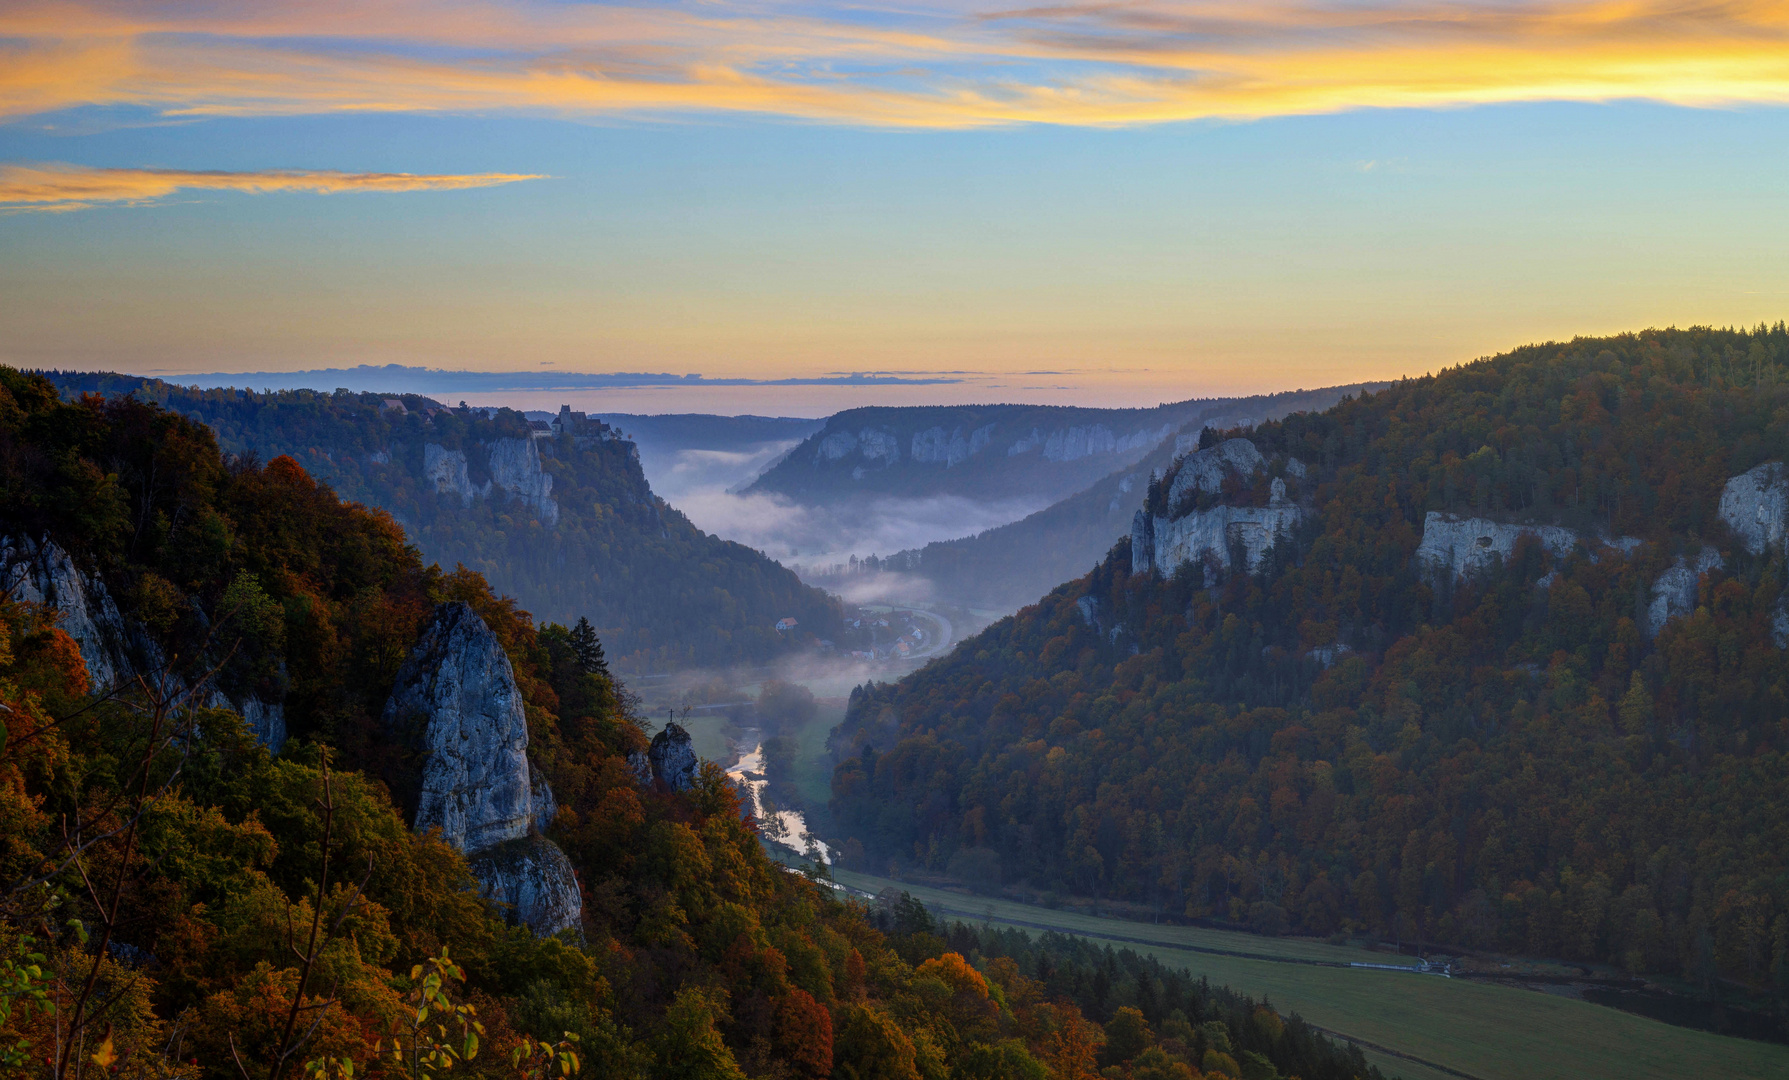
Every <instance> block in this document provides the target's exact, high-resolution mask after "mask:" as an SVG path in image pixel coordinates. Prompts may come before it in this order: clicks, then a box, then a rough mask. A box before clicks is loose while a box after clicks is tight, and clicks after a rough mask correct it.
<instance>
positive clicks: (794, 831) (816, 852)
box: [727, 730, 832, 865]
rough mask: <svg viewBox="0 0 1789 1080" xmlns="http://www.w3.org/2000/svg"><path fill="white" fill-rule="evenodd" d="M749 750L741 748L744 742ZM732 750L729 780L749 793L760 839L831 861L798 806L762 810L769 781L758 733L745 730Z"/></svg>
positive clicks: (828, 853)
mask: <svg viewBox="0 0 1789 1080" xmlns="http://www.w3.org/2000/svg"><path fill="white" fill-rule="evenodd" d="M748 743H749V744H750V745H751V750H750V751H745V750H743V749H741V748H742V747H744V746H745V745H747V744H748ZM734 753H735V754H736V755H737V758H738V760H736V761H735V762H734V763H733V767H732V768H730V769H728V770H727V775H728V776H729V777H731V778H732V779H733V782H734V783H736V784H739V785H740V786H741V787H744V788H745V789H746V790H747V791H748V792H750V793H751V796H752V816H753V817H755V818H757V819H758V834H759V835H760V836H762V837H763V838H764V839H766V840H769V841H771V842H772V843H775V844H778V845H780V846H782V847H786V848H788V849H789V850H790V851H793V852H795V853H796V854H797V855H800V856H802V857H803V858H806V859H815V858H816V857H817V858H818V859H819V861H822V862H825V863H827V864H828V865H830V864H831V863H832V851H831V850H830V849H829V848H828V847H827V846H826V841H824V840H822V839H820V838H819V837H817V836H815V835H814V834H813V833H810V832H808V823H807V820H806V819H805V818H803V817H802V816H801V811H799V810H777V811H775V812H773V813H770V814H766V813H765V812H764V787H765V785H767V784H768V783H769V782H770V781H769V780H767V779H765V776H764V742H763V740H762V739H761V738H760V737H759V733H758V732H756V731H753V730H747V731H745V732H744V733H743V734H742V738H741V740H740V742H739V744H738V746H737V747H735V750H734Z"/></svg>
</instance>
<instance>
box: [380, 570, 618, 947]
mask: <svg viewBox="0 0 1789 1080" xmlns="http://www.w3.org/2000/svg"><path fill="white" fill-rule="evenodd" d="M384 719H385V723H386V725H387V727H388V728H390V729H392V730H394V731H398V732H410V731H415V732H418V733H419V738H420V743H421V746H420V749H421V751H422V753H423V755H424V763H423V769H422V785H421V791H420V795H419V797H418V800H417V808H416V820H415V828H416V829H417V830H418V831H419V832H420V831H423V830H426V829H430V828H437V829H440V830H441V833H442V836H443V837H444V838H445V839H446V840H447V842H448V843H450V844H452V845H453V846H454V847H456V848H459V849H460V850H461V851H463V852H465V853H466V854H467V855H468V856H472V857H473V858H472V859H471V862H472V866H473V871H474V873H475V874H476V875H477V876H478V878H479V883H480V885H481V886H482V891H483V892H484V894H485V895H486V896H488V897H490V898H492V899H496V900H499V901H502V902H505V903H509V904H512V905H514V907H515V911H516V915H517V917H518V918H519V919H521V920H522V921H523V922H525V923H527V925H528V926H529V927H530V928H532V929H533V930H534V931H535V932H536V933H539V934H553V933H557V932H559V931H560V930H563V929H567V928H569V927H574V926H576V925H577V922H578V917H579V913H580V912H581V911H582V901H581V900H580V899H579V896H578V890H577V883H576V880H575V878H574V877H573V875H572V873H571V868H570V864H569V863H568V862H567V861H566V859H565V855H564V853H563V852H561V851H559V849H558V847H556V846H555V845H554V844H553V842H552V841H550V840H547V839H545V838H544V837H541V836H540V835H539V834H538V832H537V831H535V827H536V826H537V825H538V821H537V817H536V814H537V807H536V803H537V802H540V803H542V804H544V805H543V807H542V809H544V807H545V806H550V805H551V803H552V792H551V789H550V788H548V786H547V782H546V778H545V777H544V776H542V775H541V774H540V773H539V771H538V770H535V769H534V768H533V767H532V766H531V765H530V764H529V761H528V718H527V715H526V713H525V712H524V711H523V702H522V693H521V690H520V689H519V688H518V687H517V686H516V680H515V672H514V670H513V669H512V668H511V667H510V662H509V657H508V655H506V654H505V653H504V651H503V646H502V644H501V643H500V642H499V641H498V640H497V636H496V635H495V634H493V633H492V632H491V628H490V627H489V626H486V625H485V622H484V620H483V619H481V618H479V617H478V613H477V612H475V611H473V610H472V608H471V607H470V606H469V605H467V604H463V603H449V604H442V605H441V606H440V607H438V608H436V610H435V616H434V618H433V620H432V621H431V622H430V623H429V625H428V627H427V628H426V629H425V630H424V631H423V633H422V637H421V638H420V639H418V641H417V643H416V647H415V648H414V649H412V650H411V653H410V657H409V659H408V660H406V661H405V663H404V666H403V668H402V669H401V670H399V672H398V676H397V680H396V683H395V685H394V686H393V688H392V692H391V697H390V699H389V700H387V702H386V704H385V714H384Z"/></svg>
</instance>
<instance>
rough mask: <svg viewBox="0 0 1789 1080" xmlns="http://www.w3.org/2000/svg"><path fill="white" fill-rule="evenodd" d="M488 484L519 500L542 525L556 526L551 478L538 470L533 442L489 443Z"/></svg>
mask: <svg viewBox="0 0 1789 1080" xmlns="http://www.w3.org/2000/svg"><path fill="white" fill-rule="evenodd" d="M490 467H491V482H492V483H493V484H495V485H497V487H499V488H501V489H502V490H504V491H507V492H508V493H509V494H510V495H511V496H512V497H514V498H516V499H518V500H520V501H521V502H522V503H524V504H525V505H526V506H527V507H528V508H529V509H530V510H533V511H534V513H535V515H536V516H537V517H539V518H540V520H541V523H542V524H545V525H557V524H559V504H558V503H556V502H554V501H553V494H552V492H553V477H552V474H550V473H548V472H547V471H546V470H545V469H543V468H541V464H540V450H539V449H538V448H537V447H536V446H535V445H534V440H533V439H498V440H496V441H495V442H493V443H491V466H490Z"/></svg>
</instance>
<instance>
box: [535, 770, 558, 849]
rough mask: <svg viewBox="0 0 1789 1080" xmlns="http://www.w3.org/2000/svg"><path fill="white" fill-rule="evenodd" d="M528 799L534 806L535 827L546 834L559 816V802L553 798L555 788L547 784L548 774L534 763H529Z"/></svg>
mask: <svg viewBox="0 0 1789 1080" xmlns="http://www.w3.org/2000/svg"><path fill="white" fill-rule="evenodd" d="M528 799H529V801H530V802H531V803H532V804H533V807H532V809H533V813H534V827H535V828H536V829H537V830H539V831H540V832H546V831H547V829H548V828H549V827H550V826H551V825H552V824H553V819H554V818H556V817H558V816H559V800H557V799H555V798H553V786H552V785H551V784H549V783H547V775H546V773H543V772H541V771H540V769H538V768H536V767H535V765H534V763H533V762H529V763H528Z"/></svg>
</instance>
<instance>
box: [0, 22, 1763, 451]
mask: <svg viewBox="0 0 1789 1080" xmlns="http://www.w3.org/2000/svg"><path fill="white" fill-rule="evenodd" d="M1786 30H1789V18H1786V17H1785V15H1784V13H1783V12H1782V11H1780V10H1778V9H1777V8H1776V7H1773V6H1771V5H1763V6H1756V5H1755V6H1752V7H1746V8H1730V7H1713V8H1703V9H1697V10H1694V11H1686V10H1678V9H1669V8H1661V7H1656V6H1646V5H1639V6H1630V7H1626V8H1620V9H1606V8H1600V7H1597V6H1596V5H1593V4H1584V3H1576V2H1571V0H1541V2H1538V3H1534V4H1523V5H1508V4H1480V5H1476V6H1469V7H1466V8H1458V9H1456V8H1451V7H1446V6H1437V5H1430V4H1423V3H1416V4H1406V3H1402V2H1394V0H1372V2H1370V3H1367V4H1362V5H1354V6H1351V7H1345V8H1333V7H1325V6H1322V5H1311V4H1306V3H1303V2H1302V0H1292V2H1289V3H1284V4H1277V5H1269V6H1265V7H1256V8H1252V9H1234V8H1228V7H1224V6H1221V5H1217V4H1214V3H1211V2H1210V0H1143V2H1141V3H1140V4H1137V5H1132V6H1128V7H1124V8H1114V9H1105V8H1099V9H1091V8H1073V7H1067V8H1042V9H1034V10H1027V11H1020V12H1013V11H988V10H981V9H976V8H973V7H969V6H963V5H951V4H945V5H937V6H932V7H924V6H922V7H921V8H874V7H872V8H862V7H849V6H843V5H825V4H820V5H807V6H799V7H789V8H779V9H767V8H761V7H755V6H752V5H745V4H739V3H735V2H734V0H724V2H723V3H720V4H717V5H708V6H703V7H701V8H699V9H698V8H691V7H687V6H684V5H681V4H678V3H675V2H663V3H657V4H650V5H645V6H638V7H613V6H597V5H587V4H545V3H540V2H536V0H511V2H497V0H467V2H465V3H461V2H459V0H453V2H449V0H405V2H404V3H402V4H399V5H393V6H389V7H383V8H380V9H378V10H376V11H368V10H363V9H357V8H348V7H343V8H341V9H339V10H338V9H337V7H336V6H335V5H334V4H333V0H332V2H331V3H326V4H323V5H321V6H318V5H309V6H305V7H302V8H299V7H291V8H288V7H287V6H285V5H282V4H279V3H276V2H269V3H266V4H259V5H251V6H248V7H241V8H224V7H217V6H214V5H206V4H202V3H199V2H197V0H154V2H151V3H147V4H122V3H119V2H117V0H84V2H81V3H77V4H73V5H61V4H57V5H40V4H37V3H35V2H27V3H24V4H20V5H15V6H13V7H12V8H10V9H8V10H7V11H5V12H0V56H4V57H5V58H7V60H8V61H9V69H10V70H9V74H10V76H11V78H10V79H9V80H8V82H7V83H6V86H5V87H4V88H0V251H3V252H4V253H5V255H6V258H5V259H3V260H0V325H4V326H5V327H6V329H7V333H6V334H5V335H3V337H0V362H4V363H8V364H11V365H14V366H19V367H63V368H76V369H83V370H91V369H101V368H104V369H115V370H120V371H130V372H135V373H144V374H150V373H153V374H157V375H173V376H178V375H181V374H189V373H206V372H221V371H290V370H299V369H328V368H351V367H355V366H357V365H361V364H373V365H382V364H390V363H397V364H402V365H406V366H420V367H425V368H441V369H449V370H451V369H479V370H486V371H514V372H520V371H537V370H543V369H547V370H552V369H557V370H580V371H586V370H587V371H609V372H679V373H682V372H700V373H702V375H703V376H704V377H705V380H712V381H715V382H718V381H720V380H726V379H750V380H755V382H754V383H752V384H750V385H748V386H746V387H745V388H743V389H741V390H740V391H738V392H737V393H731V394H730V393H728V392H727V391H726V390H725V389H717V388H705V390H704V394H703V395H702V396H699V397H696V398H678V397H676V396H675V395H673V394H672V393H670V391H669V390H667V389H665V388H649V387H638V386H636V387H617V388H613V390H612V396H613V399H614V400H615V401H616V402H617V403H618V407H620V408H623V409H627V410H632V411H639V410H641V409H649V410H658V409H664V408H674V409H675V408H694V409H698V410H714V411H734V410H743V411H752V412H763V411H766V410H769V411H776V412H795V413H801V414H811V415H825V414H827V413H830V412H834V411H838V410H839V409H841V408H845V407H850V406H851V405H855V404H867V403H872V402H877V403H887V404H920V403H940V402H943V401H947V400H960V401H988V400H994V399H1009V400H1029V401H1037V402H1040V403H1041V402H1061V403H1080V402H1085V403H1096V404H1099V405H1102V406H1108V407H1115V406H1137V405H1142V404H1146V403H1150V402H1156V401H1169V400H1180V399H1184V398H1187V397H1192V396H1200V395H1211V396H1238V395H1246V394H1252V393H1260V392H1267V391H1272V390H1278V389H1284V388H1288V387H1293V386H1300V385H1303V386H1334V385H1346V384H1350V383H1355V382H1363V381H1376V380H1382V379H1394V378H1398V377H1401V376H1405V375H1411V374H1417V373H1424V372H1431V371H1435V370H1437V369H1439V368H1442V367H1445V366H1450V365H1453V364H1457V363H1461V362H1464V361H1469V360H1471V359H1474V358H1477V357H1481V356H1486V355H1492V354H1495V353H1499V352H1502V351H1505V350H1507V349H1509V348H1512V347H1515V346H1517V345H1519V344H1521V343H1524V342H1538V341H1549V340H1562V339H1569V338H1571V337H1575V336H1598V335H1606V334H1610V333H1618V332H1623V331H1634V330H1639V329H1641V328H1644V327H1657V326H1672V325H1675V326H1691V325H1710V326H1751V325H1754V324H1756V323H1759V322H1770V321H1774V320H1776V319H1779V318H1781V317H1782V316H1783V313H1784V312H1785V310H1789V254H1786V252H1789V245H1786V244H1785V243H1784V240H1785V239H1789V206H1786V205H1785V202H1784V200H1783V199H1782V197H1781V194H1780V180H1779V178H1780V177H1781V176H1782V175H1784V174H1785V173H1786V172H1789V109H1786V108H1785V107H1784V106H1785V105H1786V104H1789V60H1785V55H1789V54H1785V53H1784V51H1783V49H1782V48H1781V38H1782V35H1783V33H1784V32H1785V31H1786ZM872 371H882V372H900V373H904V377H906V378H908V379H910V380H918V379H925V378H945V377H956V378H961V379H962V381H961V382H960V383H955V384H947V383H935V384H932V385H930V386H929V387H928V386H922V385H913V384H896V383H892V382H891V383H886V384H879V385H860V386H840V385H834V384H830V383H827V382H821V381H815V380H824V379H827V378H831V377H835V376H836V374H837V373H841V372H872ZM951 373H971V374H969V375H952V374H951ZM775 380H793V382H791V383H788V384H786V385H785V387H784V388H783V389H782V390H775V391H772V390H765V389H762V388H761V387H759V385H758V384H759V383H762V382H764V381H775ZM950 386H956V387H958V389H956V390H955V391H953V392H948V393H947V392H946V389H945V388H948V387H950ZM685 400H687V401H691V402H692V404H690V405H687V406H685V405H677V404H673V403H674V402H676V401H685Z"/></svg>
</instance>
